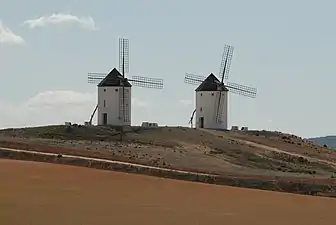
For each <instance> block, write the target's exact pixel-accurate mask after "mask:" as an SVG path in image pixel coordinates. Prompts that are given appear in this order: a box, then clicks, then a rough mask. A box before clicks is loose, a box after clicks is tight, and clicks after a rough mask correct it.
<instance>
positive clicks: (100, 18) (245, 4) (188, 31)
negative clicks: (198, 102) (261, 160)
mask: <svg viewBox="0 0 336 225" xmlns="http://www.w3.org/2000/svg"><path fill="white" fill-rule="evenodd" d="M335 8H336V2H335V1H331V0H330V1H327V0H324V1H323V0H321V1H303V0H292V1H289V0H283V1H266V0H254V1H248V0H236V1H219V0H216V1H215V0H213V1H211V0H208V1H191V0H181V1H176V0H170V1H160V0H157V1H154V0H152V1H150V0H124V1H113V0H110V1H107V0H105V1H103V0H101V1H85V0H82V1H80V0H77V1H65V0H58V1H47V0H43V1H42V0H30V1H23V0H11V1H4V0H0V20H2V22H3V24H5V25H6V26H7V27H8V28H10V29H11V30H12V31H13V32H14V33H15V34H17V35H20V36H21V37H22V38H23V39H24V40H25V42H26V44H25V45H6V44H2V45H1V44H0V75H1V88H0V103H1V102H7V103H8V102H10V103H11V104H12V105H11V109H12V108H15V107H14V106H13V105H19V104H23V102H24V101H26V100H28V99H30V98H32V97H34V96H35V95H37V94H38V93H41V92H45V91H49V90H51V91H58V90H73V91H76V92H80V93H95V86H93V85H90V84H87V72H107V71H109V70H110V69H112V68H113V67H118V37H119V36H124V37H127V38H129V39H130V74H129V75H141V76H149V77H161V78H164V80H165V89H164V90H151V89H149V90H148V89H141V88H137V87H135V88H133V97H135V98H137V99H139V100H141V101H143V102H146V103H147V104H148V105H149V107H148V108H146V107H145V108H144V107H138V108H137V107H134V110H133V122H134V123H140V122H141V121H143V120H152V121H156V122H159V124H168V125H177V124H180V125H186V123H187V122H188V120H189V117H190V114H191V112H192V111H193V108H194V106H193V105H183V104H181V103H179V100H194V89H195V88H196V86H192V85H188V84H185V83H184V74H185V72H191V73H195V74H199V75H204V76H206V75H208V74H209V73H210V72H213V73H215V74H217V73H218V71H219V66H220V60H221V54H222V51H223V47H224V44H230V45H233V46H234V47H235V52H234V56H233V61H232V65H231V73H230V76H229V80H230V81H231V82H236V83H241V84H245V85H249V86H253V87H257V88H258V97H257V98H256V99H248V98H246V97H241V96H237V95H234V94H232V95H230V99H229V101H230V110H229V112H230V115H229V124H230V125H234V124H237V125H247V126H249V127H251V128H257V129H271V130H280V131H283V132H291V133H295V134H298V135H301V136H305V137H307V136H319V135H329V134H335V133H334V127H335V125H336V124H335V122H334V114H335V113H336V106H334V104H333V103H334V101H333V99H334V96H335V94H334V92H335V90H333V87H334V83H335V81H336V78H335V76H334V73H335V71H336V69H335V63H334V61H335V55H334V54H335V52H336V44H335V40H336V30H335V28H334V21H335V19H336V14H335V13H334V12H335ZM52 13H69V14H72V15H75V16H78V17H82V16H91V17H92V18H93V19H94V21H95V23H96V26H97V27H98V28H99V30H95V31H90V30H85V29H80V28H78V27H76V26H61V25H59V26H56V25H55V26H46V27H42V28H36V29H29V27H27V26H23V25H22V23H23V21H25V20H28V19H36V18H38V17H41V16H48V15H51V14H52ZM2 107H3V108H4V107H8V105H7V106H6V104H4V105H3V106H2ZM93 107H94V104H92V106H87V108H88V109H90V110H91V108H92V109H93ZM57 110H59V111H62V110H65V109H64V108H62V107H58V108H57ZM57 110H56V111H55V110H53V112H54V113H55V114H54V115H52V117H53V118H54V119H51V118H50V120H48V115H46V114H45V115H44V120H43V121H44V122H46V123H52V122H53V121H59V122H61V123H63V121H64V120H76V119H78V118H75V117H76V116H74V115H73V114H71V115H72V116H69V117H68V118H63V117H62V118H58V117H57V115H59V113H58V111H57ZM2 111H4V110H2ZM8 111H10V110H9V109H6V112H7V114H8ZM21 113H22V114H25V111H22V112H21ZM90 113H91V112H83V111H79V112H78V114H82V116H81V117H80V116H79V117H80V118H82V117H83V114H84V117H85V118H86V117H88V115H89V114H90ZM16 114H18V113H17V112H16ZM0 115H1V113H0ZM34 115H35V114H34ZM32 116H33V115H31V116H29V118H30V117H32ZM37 117H39V118H41V116H37ZM50 117H51V115H50ZM56 117H57V119H55V118H56ZM8 118H11V119H12V120H13V121H12V122H13V126H14V125H15V122H16V121H15V120H16V119H15V118H14V119H13V116H8V115H7V118H3V117H2V118H0V127H1V124H6V125H7V126H8V125H10V123H11V122H10V120H9V119H8ZM39 118H36V119H34V120H29V121H33V122H29V123H31V125H35V124H39V123H40V124H41V123H42V120H41V121H39ZM1 120H6V121H1ZM23 123H26V124H27V122H26V121H23ZM2 126H4V125H2Z"/></svg>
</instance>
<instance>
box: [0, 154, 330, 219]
mask: <svg viewBox="0 0 336 225" xmlns="http://www.w3.org/2000/svg"><path fill="white" fill-rule="evenodd" d="M0 178H1V185H0V218H1V224H2V223H3V224H16V225H21V224H22V225H23V224H34V225H44V224H50V225H54V224H55V225H59V224H64V225H67V224H69V225H70V224H71V225H77V224H78V225H86V224H88V225H89V224H90V225H91V224H99V225H104V224H106V225H107V224H125V225H127V224H130V225H131V224H132V225H133V224H137V225H141V224H144V225H145V224H146V225H151V224H153V225H154V224H155V225H163V224H167V225H168V224H184V225H187V224H212V225H215V224H221V225H222V224H232V225H245V224H249V225H269V224H272V225H280V224H281V225H282V224H287V225H291V224H293V225H294V224H295V225H316V224H319V225H324V224H326V225H329V224H333V223H334V221H335V220H336V215H335V213H334V209H335V208H336V200H335V199H330V198H324V197H312V196H300V195H292V194H285V193H277V192H268V191H259V190H249V189H241V188H232V187H225V186H214V185H207V184H199V183H192V182H185V181H177V180H169V179H163V178H155V177H149V176H141V175H131V174H125V173H117V172H108V171H103V170H92V169H87V168H79V167H73V166H65V165H54V164H47V163H37V162H23V161H12V160H0Z"/></svg>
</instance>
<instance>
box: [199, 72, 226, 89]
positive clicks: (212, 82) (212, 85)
mask: <svg viewBox="0 0 336 225" xmlns="http://www.w3.org/2000/svg"><path fill="white" fill-rule="evenodd" d="M195 91H229V90H228V89H227V88H226V87H225V85H224V84H223V83H221V82H220V81H219V80H218V79H217V77H216V76H215V75H213V74H212V73H211V74H210V75H209V76H208V77H207V78H206V79H205V80H204V81H203V82H202V83H201V84H200V85H199V86H198V87H197V88H196V90H195Z"/></svg>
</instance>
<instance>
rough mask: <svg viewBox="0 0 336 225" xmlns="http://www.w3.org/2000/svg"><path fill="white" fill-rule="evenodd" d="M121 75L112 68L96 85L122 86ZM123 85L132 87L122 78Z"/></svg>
mask: <svg viewBox="0 0 336 225" xmlns="http://www.w3.org/2000/svg"><path fill="white" fill-rule="evenodd" d="M122 81H123V76H122V75H121V73H119V71H118V70H117V69H116V68H114V69H113V70H111V72H109V74H107V75H106V77H105V78H104V79H103V80H102V81H101V82H100V83H99V84H98V87H122ZM124 81H125V84H124V87H132V85H131V84H130V83H129V82H128V81H127V78H126V79H124Z"/></svg>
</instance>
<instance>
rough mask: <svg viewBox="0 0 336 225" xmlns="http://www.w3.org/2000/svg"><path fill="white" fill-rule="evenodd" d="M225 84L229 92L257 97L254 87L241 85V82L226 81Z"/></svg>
mask: <svg viewBox="0 0 336 225" xmlns="http://www.w3.org/2000/svg"><path fill="white" fill-rule="evenodd" d="M225 86H226V87H227V89H229V91H230V92H232V93H234V94H239V95H243V96H246V97H251V98H255V97H257V89H256V88H252V87H248V86H245V85H241V84H236V83H231V82H228V83H227V84H226V85H225Z"/></svg>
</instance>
